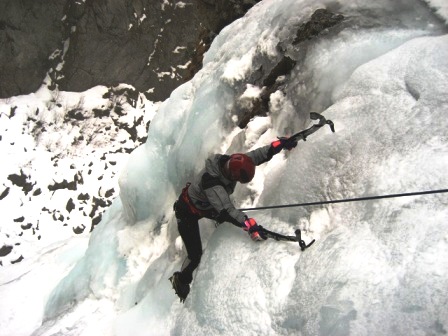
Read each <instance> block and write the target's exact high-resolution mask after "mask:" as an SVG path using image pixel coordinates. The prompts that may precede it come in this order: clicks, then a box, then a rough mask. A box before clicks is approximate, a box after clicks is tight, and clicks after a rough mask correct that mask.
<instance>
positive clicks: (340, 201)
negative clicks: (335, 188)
mask: <svg viewBox="0 0 448 336" xmlns="http://www.w3.org/2000/svg"><path fill="white" fill-rule="evenodd" d="M447 192H448V189H439V190H428V191H417V192H410V193H401V194H389V195H380V196H367V197H357V198H346V199H340V200H329V201H318V202H307V203H296V204H285V205H271V206H264V207H256V208H243V209H238V210H241V211H253V210H266V209H279V208H291V207H304V206H312V205H322V204H333V203H348V202H359V201H370V200H377V199H384V198H397V197H405V196H419V195H430V194H441V193H447Z"/></svg>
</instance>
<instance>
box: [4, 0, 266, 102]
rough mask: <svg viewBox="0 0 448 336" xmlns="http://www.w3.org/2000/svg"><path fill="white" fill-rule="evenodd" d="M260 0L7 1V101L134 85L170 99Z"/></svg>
mask: <svg viewBox="0 0 448 336" xmlns="http://www.w3.org/2000/svg"><path fill="white" fill-rule="evenodd" d="M258 1H259V0H244V1H236V0H216V1H211V0H184V1H177V0H164V1H151V0H132V1H127V0H66V1H57V0H3V1H2V2H1V3H0V44H1V46H2V47H1V49H0V73H1V74H2V75H1V77H2V78H1V81H0V98H6V97H10V96H13V95H18V94H26V93H30V92H34V91H36V90H37V88H39V87H40V85H41V84H42V82H43V80H44V78H45V77H46V75H47V74H48V75H49V76H50V78H51V84H52V85H58V86H59V89H60V90H64V91H84V90H86V89H88V88H91V87H93V86H96V85H106V86H113V85H116V84H118V83H128V84H131V85H133V86H134V87H136V89H137V90H138V91H140V92H145V93H146V94H147V96H148V98H150V99H152V100H155V101H156V100H163V99H165V98H167V97H168V96H169V94H170V93H171V91H172V90H173V89H175V88H176V87H177V86H178V85H180V84H182V83H183V82H185V81H186V80H188V79H190V78H191V77H192V76H193V75H194V73H195V72H196V71H197V70H198V69H200V68H201V62H202V55H203V53H204V52H205V51H206V50H207V49H208V46H209V44H210V43H211V41H212V39H213V37H214V36H215V35H216V34H217V33H218V32H219V31H220V30H221V29H222V28H223V27H224V26H225V25H227V24H228V23H230V22H232V21H233V20H235V19H237V18H239V17H241V16H242V15H244V13H245V12H246V11H247V10H248V9H249V8H250V7H252V6H253V5H254V4H255V3H256V2H258Z"/></svg>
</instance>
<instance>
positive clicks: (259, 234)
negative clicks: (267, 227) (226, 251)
mask: <svg viewBox="0 0 448 336" xmlns="http://www.w3.org/2000/svg"><path fill="white" fill-rule="evenodd" d="M243 230H244V231H247V233H249V236H250V238H251V239H252V240H253V241H262V240H266V239H268V237H266V235H265V234H264V233H263V231H260V227H259V226H258V224H257V222H256V221H255V219H253V218H248V219H246V220H245V221H244V223H243Z"/></svg>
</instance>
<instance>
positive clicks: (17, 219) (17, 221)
mask: <svg viewBox="0 0 448 336" xmlns="http://www.w3.org/2000/svg"><path fill="white" fill-rule="evenodd" d="M23 221H25V217H23V216H22V217H19V218H16V219H14V222H16V223H22V222H23Z"/></svg>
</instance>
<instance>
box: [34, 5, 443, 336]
mask: <svg viewBox="0 0 448 336" xmlns="http://www.w3.org/2000/svg"><path fill="white" fill-rule="evenodd" d="M413 5H415V4H413ZM322 6H325V2H316V1H300V2H299V1H263V2H261V3H259V4H258V5H257V6H255V7H254V8H253V9H252V10H251V11H250V12H249V13H248V14H247V15H246V16H245V17H244V18H242V19H240V20H238V21H236V22H235V23H234V24H232V25H231V26H229V27H227V28H225V29H224V30H223V32H222V33H221V34H220V35H219V36H218V37H217V38H216V40H215V42H214V44H213V45H212V47H211V49H210V51H209V52H208V53H207V55H206V57H205V60H204V68H203V70H201V71H200V72H199V73H198V74H197V75H196V76H195V78H194V79H193V80H192V81H190V82H189V83H187V84H185V85H183V86H182V87H180V88H179V89H177V90H176V91H174V92H173V94H172V96H171V97H170V99H169V100H167V101H166V102H165V103H164V104H163V105H162V106H161V108H160V110H159V112H158V114H157V116H156V117H155V118H154V119H153V122H152V124H151V129H150V133H149V137H148V141H147V143H146V145H145V146H142V147H140V148H139V149H137V150H136V151H134V153H133V154H132V155H131V157H130V160H129V164H128V167H127V168H126V169H125V171H124V172H123V174H122V177H121V179H120V185H121V197H120V200H117V202H115V204H114V206H113V207H112V209H111V210H110V211H109V214H108V216H107V217H106V218H105V219H104V220H103V221H102V223H101V224H100V226H99V227H98V229H96V230H95V232H94V233H93V236H92V239H91V242H90V246H89V249H88V250H87V253H86V255H85V257H84V258H83V259H81V261H80V262H79V263H78V265H77V266H76V267H75V268H74V270H73V271H72V272H71V273H70V274H69V275H68V276H67V277H66V278H65V279H64V280H63V281H62V282H61V283H60V284H59V285H58V287H56V289H55V290H54V292H53V294H52V296H51V298H50V300H49V301H48V303H47V308H46V318H47V319H48V321H49V322H47V324H44V326H43V327H42V328H41V329H40V330H39V331H37V332H36V334H52V333H51V332H49V330H50V329H49V327H48V325H49V324H50V321H54V318H55V317H56V316H59V318H61V317H60V316H65V317H67V316H73V315H76V316H79V315H82V313H80V312H79V310H78V309H80V308H79V307H82V306H81V305H80V304H79V303H78V302H85V301H83V300H84V299H85V298H86V297H88V298H89V299H90V300H92V301H89V302H90V304H91V305H95V304H97V305H98V307H101V302H103V300H107V301H108V302H112V304H113V306H114V311H115V313H110V311H108V312H109V313H110V314H111V317H110V318H109V319H106V322H107V323H106V322H105V323H104V325H107V330H108V333H110V334H114V333H116V334H119V335H140V334H141V335H143V334H144V335H147V334H154V335H167V334H174V335H193V334H194V335H212V334H222V335H231V334H244V333H245V331H247V332H246V334H247V335H252V334H253V335H255V334H257V335H290V334H302V335H315V334H321V335H330V334H331V335H348V334H353V335H363V334H365V335H370V334H384V335H386V334H398V335H404V334H415V333H416V331H417V333H443V332H444V331H445V332H446V328H447V324H448V310H447V308H446V304H445V303H444V296H443V294H442V293H445V292H446V290H447V289H448V283H447V280H446V279H448V277H447V271H446V270H447V269H448V267H447V266H448V265H447V260H448V258H447V257H448V255H447V254H448V242H447V237H446V233H445V232H446V229H447V224H446V223H447V222H448V221H447V220H446V219H447V218H448V213H447V210H446V209H447V207H446V205H447V201H446V197H445V196H443V195H439V196H431V197H419V198H412V199H400V200H388V201H379V202H371V203H359V204H347V205H338V206H336V205H335V206H328V207H320V208H306V209H304V208H300V209H288V210H276V211H270V212H254V213H253V214H251V215H253V216H254V217H255V218H257V221H258V222H259V223H260V224H262V225H264V226H266V227H269V228H270V229H273V230H276V231H280V232H285V233H289V232H291V231H293V230H294V228H296V227H300V228H302V229H303V230H304V231H305V233H306V236H305V238H306V239H310V238H311V237H314V238H316V239H317V242H316V243H315V245H313V248H312V249H309V250H308V251H306V253H300V251H299V249H298V246H296V244H289V243H278V242H275V241H267V242H264V243H263V244H255V243H252V242H251V241H250V240H249V239H248V237H247V235H245V234H244V233H242V232H241V230H239V229H238V228H236V227H233V226H231V225H221V226H220V227H218V228H217V229H214V227H213V225H212V223H210V222H207V221H205V223H203V224H202V226H201V229H202V230H203V240H204V247H205V252H204V256H203V261H202V263H201V266H200V268H199V270H198V272H197V274H196V277H195V280H194V283H193V288H192V292H191V294H190V296H189V297H188V299H187V301H186V303H185V305H181V304H179V303H178V301H177V299H176V297H175V296H174V294H173V292H172V290H171V288H170V285H169V282H168V281H167V278H168V276H169V275H170V274H171V273H172V272H173V271H174V270H176V269H177V268H178V267H180V264H181V262H182V259H183V258H184V256H185V252H184V251H182V244H181V242H180V240H179V238H178V237H177V231H176V227H175V222H174V221H173V218H172V211H171V206H172V203H173V201H174V200H175V198H176V196H177V194H178V193H179V191H180V189H181V187H182V185H183V183H185V181H186V180H188V178H189V177H190V176H191V175H192V174H193V173H194V172H195V171H197V170H198V169H199V168H200V166H201V164H202V163H203V161H204V159H205V158H206V157H207V155H209V154H210V153H211V152H213V151H216V150H218V149H219V150H222V151H225V150H226V149H227V148H228V147H229V146H232V148H234V149H239V150H246V149H248V148H251V147H258V146H261V145H263V144H266V143H268V142H269V141H271V140H272V139H273V138H274V137H275V135H277V134H279V132H282V131H283V129H284V127H285V125H287V124H288V122H289V123H290V124H291V125H292V126H295V125H297V120H295V119H293V118H298V117H297V115H295V114H294V113H293V112H294V109H295V108H296V107H297V106H298V105H300V104H302V103H303V105H305V106H313V104H314V103H316V99H315V97H318V96H319V95H318V93H319V92H324V93H325V95H324V98H325V99H320V100H319V101H318V102H317V103H318V104H317V106H320V107H321V108H322V111H319V112H322V113H323V114H324V115H325V116H326V117H327V118H329V119H332V120H333V121H334V122H335V124H336V130H337V133H335V134H330V133H329V132H327V131H322V132H320V133H318V134H316V135H313V137H312V138H310V139H309V141H307V142H306V143H301V144H300V145H299V146H298V148H297V149H296V150H294V151H293V152H291V153H290V154H286V155H283V154H282V155H279V156H277V157H276V158H275V159H274V160H272V161H271V162H269V163H268V164H267V165H265V166H263V167H262V168H261V169H258V170H257V175H256V178H255V180H254V183H251V184H249V185H248V188H247V189H246V188H239V189H238V190H237V192H236V199H237V201H238V202H239V204H242V203H243V202H244V204H253V200H257V204H259V205H268V204H284V203H292V202H294V203H296V202H301V201H314V200H319V199H337V198H342V197H353V196H365V195H370V194H372V193H375V194H382V193H397V192H407V191H413V190H416V189H417V190H418V189H432V188H437V187H440V188H446V186H447V185H448V183H447V182H448V180H447V176H446V173H445V167H446V165H447V163H448V151H447V146H446V142H447V134H446V129H447V126H448V125H447V121H446V118H443V116H444V115H445V114H446V111H447V109H448V102H447V98H446V94H445V92H447V86H448V63H447V60H448V57H447V56H448V37H447V35H444V36H440V37H431V36H429V35H437V34H440V33H441V30H438V29H439V28H437V27H435V26H434V23H431V24H432V25H433V26H431V25H429V24H428V22H429V21H426V25H425V23H418V24H416V25H415V27H410V25H411V23H412V18H411V15H409V13H407V14H406V11H405V10H403V8H401V7H400V5H397V7H394V5H393V3H392V2H388V1H380V2H375V3H370V2H369V3H367V2H366V3H363V2H357V3H356V4H353V3H352V2H349V1H347V2H346V3H345V2H341V5H340V7H339V8H337V9H338V10H339V11H341V12H344V11H346V12H348V13H350V14H352V15H353V16H354V17H355V16H356V15H355V14H357V15H358V17H357V18H358V19H359V17H361V16H362V20H360V22H361V23H362V22H363V20H364V19H365V20H367V21H368V20H371V22H370V23H371V25H366V26H361V27H364V29H361V28H359V30H357V29H356V28H353V27H352V28H351V29H347V30H345V31H344V32H343V33H341V34H340V35H337V37H334V36H327V37H326V38H323V39H321V40H317V42H315V43H314V44H313V47H312V48H311V49H309V50H310V53H309V54H307V55H306V57H305V59H304V60H303V63H301V64H300V67H296V68H295V69H294V72H293V74H292V75H291V76H290V78H288V85H287V88H286V89H285V91H284V92H276V93H275V94H274V95H273V96H272V100H271V104H272V105H271V106H272V107H273V109H272V114H271V115H270V116H269V117H268V118H264V119H255V120H254V121H253V122H252V123H250V124H249V125H248V128H247V129H246V130H244V131H242V132H243V133H241V131H238V130H237V129H236V128H235V127H234V123H233V121H232V117H233V116H232V114H231V111H232V104H233V102H234V101H235V100H238V98H239V97H235V95H234V87H235V86H238V85H245V80H246V79H247V77H248V76H250V74H251V72H252V71H254V69H257V68H258V66H260V64H261V61H259V57H260V55H262V56H263V57H265V59H270V58H276V57H278V52H279V51H278V50H277V49H276V46H277V45H278V42H279V41H281V40H283V39H284V38H285V36H289V35H290V34H291V33H292V32H293V31H294V30H295V29H296V28H297V26H299V25H300V24H301V23H302V22H303V21H304V20H305V19H306V18H308V17H309V16H310V14H312V13H313V11H314V10H315V9H317V8H319V7H322ZM387 6H389V7H387ZM403 6H405V8H407V6H408V5H407V4H406V5H403ZM409 6H411V5H409ZM416 6H417V5H416ZM419 6H420V5H419ZM329 7H330V5H329ZM411 7H412V6H411ZM382 8H389V11H388V12H385V11H384V10H383V9H382ZM391 8H392V9H391ZM416 8H417V10H418V11H423V9H422V7H418V6H417V7H416ZM419 13H420V12H419ZM369 14H370V15H371V16H369ZM378 14H382V15H383V17H380V18H381V20H379V22H376V21H375V18H378ZM388 15H390V16H389V17H388ZM406 15H407V16H406ZM428 15H429V16H430V14H428ZM387 18H389V19H390V22H396V21H397V20H398V22H400V24H396V25H395V24H393V23H390V22H388V20H387ZM351 19H353V20H354V19H356V17H355V18H353V17H352V18H351ZM392 19H393V20H395V21H393V20H392ZM400 19H402V21H399V20H400ZM427 19H428V17H425V20H427ZM428 20H429V19H428ZM384 22H388V23H387V24H384ZM430 22H433V21H430ZM373 23H374V24H373ZM442 31H443V29H442ZM242 32H244V33H242ZM422 36H423V37H422ZM360 37H361V38H360ZM366 39H367V40H368V41H369V42H370V43H367V44H366V43H362V41H363V40H366ZM406 41H409V42H406ZM366 45H369V46H373V47H374V48H373V49H375V52H372V49H367V50H365V52H363V50H364V49H365V48H366ZM313 48H314V49H313ZM289 52H290V53H291V55H295V54H294V53H296V55H297V54H299V52H300V50H297V49H291V50H289ZM333 55H337V56H338V57H337V58H332V56H333ZM341 68H343V71H341ZM304 79H306V81H304ZM325 82H327V83H326V84H325ZM324 84H325V85H324ZM319 90H320V91H319ZM315 91H319V92H315ZM307 93H309V94H311V98H307V97H308V95H307ZM299 98H300V99H299ZM274 103H275V104H274ZM299 118H303V115H302V114H301V115H300V116H299ZM301 122H302V124H303V123H304V122H305V120H304V119H303V120H301ZM249 139H250V141H249ZM95 302H96V303H95ZM99 310H100V308H99ZM75 313H76V314H75ZM61 314H62V315H61ZM95 314H100V313H94V314H93V315H94V316H95ZM114 314H115V315H114ZM80 320H83V321H84V322H85V321H86V319H85V318H84V319H83V318H78V319H77V320H76V319H75V321H78V322H79V321H80ZM66 323H68V324H69V325H70V322H66ZM71 323H72V324H73V325H75V324H76V322H71ZM89 325H90V324H89ZM105 328H106V327H105ZM51 330H53V331H52V332H54V330H62V327H61V328H59V329H58V328H56V329H54V327H53V329H51ZM71 330H74V331H70V332H71V334H73V335H75V334H78V333H79V332H80V330H82V329H78V328H75V327H73V329H71ZM65 334H70V333H65Z"/></svg>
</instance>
